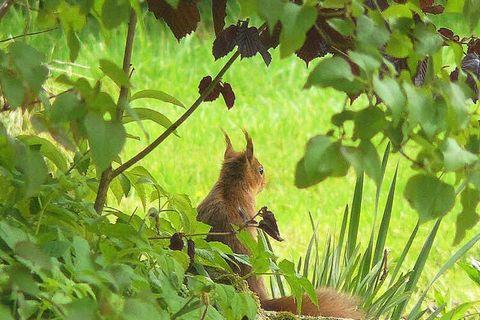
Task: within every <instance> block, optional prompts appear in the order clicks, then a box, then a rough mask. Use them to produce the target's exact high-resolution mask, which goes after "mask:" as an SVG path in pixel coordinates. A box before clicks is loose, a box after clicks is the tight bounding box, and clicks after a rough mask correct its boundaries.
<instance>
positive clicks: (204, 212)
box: [197, 131, 364, 319]
mask: <svg viewBox="0 0 480 320" xmlns="http://www.w3.org/2000/svg"><path fill="white" fill-rule="evenodd" d="M244 133H245V139H246V141H247V145H246V149H245V150H244V151H241V152H237V151H235V150H234V149H233V146H232V142H231V140H230V138H229V137H228V135H227V134H226V133H225V140H226V143H227V147H226V150H225V154H224V160H223V165H222V169H221V171H220V177H219V178H218V181H217V182H216V183H215V185H214V186H213V188H212V190H211V191H210V193H209V194H208V195H207V197H206V198H205V199H204V200H203V201H202V202H201V203H200V205H199V206H198V208H197V211H198V216H197V219H198V220H200V221H202V222H204V223H206V224H209V225H210V226H212V229H211V232H230V231H232V226H231V225H232V224H234V225H237V226H242V225H243V224H244V222H245V221H244V218H242V216H241V214H239V210H240V211H242V212H243V214H245V213H246V214H247V215H248V217H247V218H253V216H254V215H255V214H256V210H255V205H256V203H255V197H256V195H257V194H258V193H259V192H260V191H262V190H263V188H264V186H265V171H264V168H263V166H262V164H261V163H260V162H259V161H258V159H257V158H256V157H255V156H254V153H253V142H252V139H251V138H250V136H249V135H248V133H247V132H246V131H244ZM247 230H248V231H249V232H250V233H251V234H252V236H253V237H254V238H255V239H256V235H257V234H256V228H247ZM207 240H210V241H220V242H223V243H225V244H227V245H228V246H230V247H231V248H232V250H233V252H235V253H240V254H247V255H248V254H249V252H248V250H247V249H246V248H245V247H244V246H243V245H242V244H241V243H240V241H239V240H238V239H237V238H236V236H235V235H234V234H232V235H229V236H209V237H208V238H207ZM235 272H237V273H238V274H239V275H241V276H245V275H246V274H249V273H250V272H251V268H250V267H249V266H246V265H243V264H241V265H240V268H239V270H235ZM247 283H248V286H249V287H250V290H252V291H253V292H255V293H256V294H257V295H258V297H259V299H260V303H261V306H262V308H263V309H265V310H270V311H289V312H291V313H296V311H297V306H296V304H295V301H294V298H293V297H284V298H280V299H272V300H269V299H268V296H267V290H266V288H265V284H264V282H263V279H261V278H258V277H256V276H251V277H249V278H247ZM317 296H318V307H317V306H315V305H314V304H313V303H312V302H311V301H310V299H309V298H308V297H306V296H305V297H304V298H303V299H302V301H303V302H302V315H309V316H324V317H339V318H350V319H363V318H364V315H363V313H362V312H361V311H360V310H359V308H358V305H357V301H356V299H355V298H353V297H350V296H348V295H346V294H341V293H338V292H336V291H335V290H333V289H317Z"/></svg>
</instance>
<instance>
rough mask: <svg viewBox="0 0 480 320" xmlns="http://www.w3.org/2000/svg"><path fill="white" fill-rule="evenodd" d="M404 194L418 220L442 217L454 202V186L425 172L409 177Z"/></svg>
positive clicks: (423, 220)
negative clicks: (415, 211)
mask: <svg viewBox="0 0 480 320" xmlns="http://www.w3.org/2000/svg"><path fill="white" fill-rule="evenodd" d="M404 196H405V198H406V199H407V200H408V202H409V203H410V206H411V207H412V208H414V209H415V210H417V212H418V215H419V220H420V222H426V221H429V220H433V219H436V218H439V217H442V216H443V215H445V214H446V213H447V212H449V211H450V210H451V209H452V208H453V205H454V204H455V190H454V188H453V187H452V186H451V185H449V184H447V183H445V182H442V181H440V180H439V179H438V178H436V177H433V176H429V175H426V174H417V175H415V176H413V177H411V178H410V179H409V180H408V182H407V185H406V186H405V192H404Z"/></svg>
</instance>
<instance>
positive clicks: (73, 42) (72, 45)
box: [67, 30, 80, 62]
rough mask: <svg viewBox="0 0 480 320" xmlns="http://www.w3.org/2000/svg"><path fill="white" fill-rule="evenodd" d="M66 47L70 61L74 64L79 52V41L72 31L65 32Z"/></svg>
mask: <svg viewBox="0 0 480 320" xmlns="http://www.w3.org/2000/svg"><path fill="white" fill-rule="evenodd" d="M67 46H68V50H69V51H70V61H72V62H74V61H75V60H77V58H78V52H79V51H80V40H79V39H78V36H77V34H76V33H75V32H74V31H73V30H68V31H67Z"/></svg>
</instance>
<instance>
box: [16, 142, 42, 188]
mask: <svg viewBox="0 0 480 320" xmlns="http://www.w3.org/2000/svg"><path fill="white" fill-rule="evenodd" d="M40 148H41V146H39V145H32V146H28V147H23V148H21V151H20V154H19V157H18V160H17V161H18V162H17V165H18V167H19V169H20V171H21V172H22V174H23V175H22V180H23V182H24V186H23V188H22V190H23V195H24V197H30V196H32V195H35V194H37V193H38V192H39V191H40V187H41V185H42V184H43V182H44V181H45V180H46V178H47V174H48V170H47V165H46V164H45V160H44V159H43V157H42V155H41V154H40V152H39V149H40Z"/></svg>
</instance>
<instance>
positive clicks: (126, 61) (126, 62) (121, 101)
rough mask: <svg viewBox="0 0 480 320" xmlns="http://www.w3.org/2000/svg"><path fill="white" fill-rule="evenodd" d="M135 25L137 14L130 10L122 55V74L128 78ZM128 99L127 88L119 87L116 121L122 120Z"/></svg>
mask: <svg viewBox="0 0 480 320" xmlns="http://www.w3.org/2000/svg"><path fill="white" fill-rule="evenodd" d="M136 25H137V14H136V13H135V10H133V9H132V12H131V14H130V21H129V22H128V31H127V40H126V43H125V53H124V55H123V72H125V74H126V75H127V77H129V76H130V65H131V61H132V51H133V50H132V49H133V39H134V37H135V26H136ZM127 98H128V87H127V86H121V87H120V94H119V95H118V102H117V120H119V121H120V120H122V116H123V111H124V110H125V105H126V102H127Z"/></svg>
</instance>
